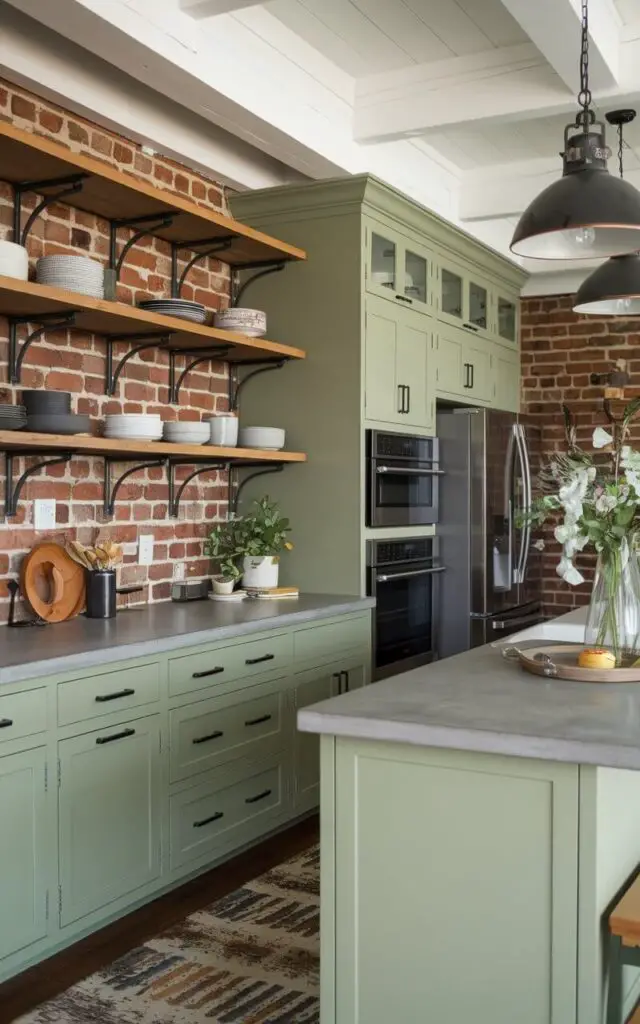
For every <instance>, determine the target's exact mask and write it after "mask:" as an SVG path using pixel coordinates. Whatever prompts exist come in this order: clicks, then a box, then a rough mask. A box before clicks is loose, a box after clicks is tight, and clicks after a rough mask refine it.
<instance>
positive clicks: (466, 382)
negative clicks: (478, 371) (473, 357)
mask: <svg viewBox="0 0 640 1024" xmlns="http://www.w3.org/2000/svg"><path fill="white" fill-rule="evenodd" d="M462 365H463V366H464V384H463V385H462V386H463V387H464V388H468V387H469V367H470V366H471V363H463V364H462Z"/></svg>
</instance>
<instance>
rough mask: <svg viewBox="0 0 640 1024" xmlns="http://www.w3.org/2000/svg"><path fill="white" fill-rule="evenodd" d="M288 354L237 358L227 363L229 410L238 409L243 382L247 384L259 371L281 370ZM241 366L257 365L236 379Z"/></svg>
mask: <svg viewBox="0 0 640 1024" xmlns="http://www.w3.org/2000/svg"><path fill="white" fill-rule="evenodd" d="M290 358H291V357H290V356H274V358H273V359H266V358H264V359H245V360H238V361H237V362H234V361H232V362H230V363H229V409H230V411H231V412H237V411H238V402H239V398H240V392H241V391H242V389H243V388H244V386H245V384H248V383H249V381H250V380H252V379H253V377H257V376H258V374H259V373H268V372H269V371H270V370H281V369H282V367H283V366H284V365H285V364H286V363H288V362H289V361H290ZM241 366H257V367H258V369H257V370H252V371H251V373H248V374H247V376H246V377H243V378H242V380H239V379H238V370H239V369H240V367H241Z"/></svg>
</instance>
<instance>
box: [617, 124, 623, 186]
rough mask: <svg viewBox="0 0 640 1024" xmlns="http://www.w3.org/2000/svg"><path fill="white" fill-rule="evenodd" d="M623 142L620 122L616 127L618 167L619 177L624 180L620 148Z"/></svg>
mask: <svg viewBox="0 0 640 1024" xmlns="http://www.w3.org/2000/svg"><path fill="white" fill-rule="evenodd" d="M623 146H624V142H623V141H622V121H621V122H620V124H619V125H618V166H619V167H620V177H621V178H624V165H623V162H622V148H623Z"/></svg>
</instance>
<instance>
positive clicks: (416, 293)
mask: <svg viewBox="0 0 640 1024" xmlns="http://www.w3.org/2000/svg"><path fill="white" fill-rule="evenodd" d="M365 245H366V250H367V251H366V263H365V279H366V284H367V290H368V291H370V292H372V293H374V294H376V295H378V296H380V297H381V298H384V299H386V300H387V301H391V302H393V303H396V304H398V305H405V306H415V307H416V308H418V309H423V310H424V309H426V308H427V307H429V306H430V305H431V294H430V268H431V266H432V262H433V254H432V253H431V251H430V250H429V249H428V248H426V247H425V246H424V245H421V244H420V243H419V242H418V241H417V239H415V238H414V239H409V238H407V237H406V236H403V235H402V234H400V233H398V232H396V231H394V230H393V229H390V228H389V227H388V226H387V225H386V224H384V223H380V222H377V221H375V220H368V221H367V223H366V227H365Z"/></svg>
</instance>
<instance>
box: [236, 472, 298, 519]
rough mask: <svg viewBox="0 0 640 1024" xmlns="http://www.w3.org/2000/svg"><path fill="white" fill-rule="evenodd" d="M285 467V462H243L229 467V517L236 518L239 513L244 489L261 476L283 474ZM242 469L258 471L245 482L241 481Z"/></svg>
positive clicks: (248, 476) (246, 478) (246, 477)
mask: <svg viewBox="0 0 640 1024" xmlns="http://www.w3.org/2000/svg"><path fill="white" fill-rule="evenodd" d="M284 467H285V463H284V462H243V463H242V464H240V463H238V464H237V465H235V466H234V465H230V466H229V515H230V516H231V515H233V516H235V515H236V514H237V512H238V504H239V502H240V495H241V494H242V492H243V490H244V488H245V487H246V486H247V484H248V483H250V482H251V481H252V480H255V479H257V477H259V476H268V475H269V474H270V473H281V472H282V470H283V469H284ZM240 469H256V472H255V473H249V474H248V475H247V476H245V478H244V479H243V480H240V479H239V477H238V473H239V470H240Z"/></svg>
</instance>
